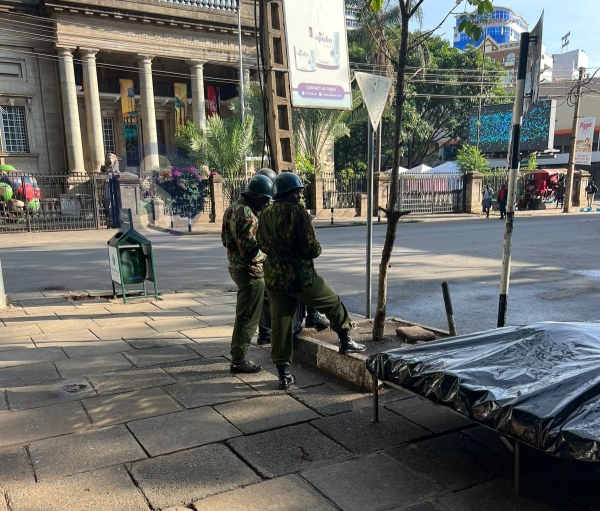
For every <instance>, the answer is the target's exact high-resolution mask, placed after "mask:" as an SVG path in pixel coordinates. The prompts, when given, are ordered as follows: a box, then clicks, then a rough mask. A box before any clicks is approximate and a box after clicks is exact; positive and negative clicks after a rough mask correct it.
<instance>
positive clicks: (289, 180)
mask: <svg viewBox="0 0 600 511" xmlns="http://www.w3.org/2000/svg"><path fill="white" fill-rule="evenodd" d="M298 188H304V185H303V184H302V181H300V178H299V177H298V176H297V175H296V174H294V173H292V172H282V173H281V174H277V177H276V178H275V181H274V182H273V196H274V197H275V198H277V197H279V196H280V195H283V194H284V193H287V192H289V191H291V190H297V189H298Z"/></svg>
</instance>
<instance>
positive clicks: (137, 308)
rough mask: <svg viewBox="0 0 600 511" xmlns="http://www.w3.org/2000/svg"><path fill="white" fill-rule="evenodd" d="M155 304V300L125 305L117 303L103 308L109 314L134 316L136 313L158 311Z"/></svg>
mask: <svg viewBox="0 0 600 511" xmlns="http://www.w3.org/2000/svg"><path fill="white" fill-rule="evenodd" d="M156 303H157V302H156V301H155V300H152V301H150V302H143V303H140V302H133V303H132V302H129V303H126V304H124V303H122V302H120V301H119V302H118V303H111V304H110V305H105V306H104V308H105V309H106V310H107V311H108V312H110V313H111V314H136V313H138V312H152V311H156V310H158V307H157V306H156Z"/></svg>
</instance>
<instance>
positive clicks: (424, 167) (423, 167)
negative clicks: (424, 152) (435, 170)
mask: <svg viewBox="0 0 600 511" xmlns="http://www.w3.org/2000/svg"><path fill="white" fill-rule="evenodd" d="M430 170H431V167H430V166H429V165H423V164H421V165H417V166H416V167H413V168H412V169H410V172H411V173H412V174H419V173H423V172H428V171H430Z"/></svg>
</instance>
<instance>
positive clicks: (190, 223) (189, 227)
mask: <svg viewBox="0 0 600 511" xmlns="http://www.w3.org/2000/svg"><path fill="white" fill-rule="evenodd" d="M188 232H192V217H191V216H190V215H188Z"/></svg>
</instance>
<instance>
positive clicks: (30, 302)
mask: <svg viewBox="0 0 600 511" xmlns="http://www.w3.org/2000/svg"><path fill="white" fill-rule="evenodd" d="M19 304H20V305H21V307H23V308H24V309H28V308H36V307H47V306H52V307H73V304H72V303H71V302H70V301H69V300H66V299H65V298H62V297H57V298H47V297H45V296H44V297H43V298H23V299H21V300H19Z"/></svg>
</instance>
